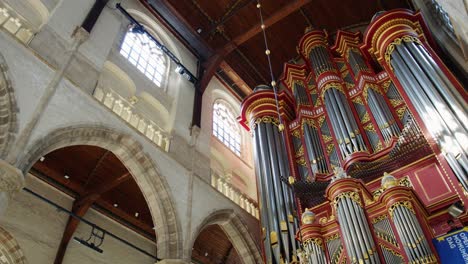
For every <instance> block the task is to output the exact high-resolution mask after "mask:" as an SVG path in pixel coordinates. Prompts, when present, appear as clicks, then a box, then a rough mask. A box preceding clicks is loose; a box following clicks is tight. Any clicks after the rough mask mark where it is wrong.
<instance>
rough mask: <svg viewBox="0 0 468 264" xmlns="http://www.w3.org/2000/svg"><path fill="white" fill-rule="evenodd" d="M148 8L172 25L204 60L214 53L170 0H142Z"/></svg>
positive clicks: (177, 33)
mask: <svg viewBox="0 0 468 264" xmlns="http://www.w3.org/2000/svg"><path fill="white" fill-rule="evenodd" d="M140 2H141V3H142V4H143V5H145V6H146V7H148V9H149V10H150V11H151V12H152V13H153V14H154V15H155V16H156V17H158V18H159V19H161V20H163V21H164V22H165V23H166V24H167V25H169V26H170V27H172V29H173V31H175V33H176V35H179V36H180V38H182V39H183V42H184V43H185V44H186V45H188V46H190V47H191V50H192V51H193V52H194V53H196V54H197V55H198V57H200V58H201V59H203V60H206V59H208V58H209V57H210V56H212V55H213V53H214V51H213V50H212V49H211V48H210V47H209V46H208V44H207V43H206V42H205V41H204V40H203V39H202V38H201V36H200V35H199V34H198V33H197V32H195V30H194V29H193V28H192V26H191V25H190V24H189V23H188V22H187V20H186V19H185V18H184V17H183V16H182V15H181V14H180V13H179V12H178V11H177V9H176V8H175V7H174V6H173V5H172V4H171V3H170V1H168V0H140Z"/></svg>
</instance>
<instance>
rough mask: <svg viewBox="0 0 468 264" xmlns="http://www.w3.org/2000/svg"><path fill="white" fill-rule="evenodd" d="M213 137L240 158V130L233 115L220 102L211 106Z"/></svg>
mask: <svg viewBox="0 0 468 264" xmlns="http://www.w3.org/2000/svg"><path fill="white" fill-rule="evenodd" d="M213 135H214V136H215V137H216V138H218V139H219V140H220V141H221V142H223V143H224V145H226V147H228V148H229V149H231V150H232V151H233V152H234V153H236V155H237V156H240V141H241V135H240V129H239V125H238V124H237V121H236V118H235V117H234V114H233V113H232V112H231V110H230V109H229V107H228V106H227V105H226V104H224V103H223V102H222V101H217V102H215V104H214V106H213Z"/></svg>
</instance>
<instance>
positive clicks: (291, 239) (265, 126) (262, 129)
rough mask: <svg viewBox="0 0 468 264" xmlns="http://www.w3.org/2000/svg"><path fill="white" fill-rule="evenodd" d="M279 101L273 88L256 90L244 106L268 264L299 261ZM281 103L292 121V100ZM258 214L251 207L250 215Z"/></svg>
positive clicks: (281, 99) (260, 87)
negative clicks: (297, 259) (249, 130)
mask: <svg viewBox="0 0 468 264" xmlns="http://www.w3.org/2000/svg"><path fill="white" fill-rule="evenodd" d="M275 97H276V96H275V94H274V92H273V90H272V89H271V88H270V87H268V86H258V87H256V88H255V89H254V93H252V94H251V95H250V96H249V97H247V98H246V99H245V100H244V102H243V103H242V114H241V115H242V116H241V119H242V120H241V122H242V121H244V123H243V125H244V126H248V125H247V124H249V125H250V129H251V131H252V134H253V144H254V147H253V150H254V158H255V168H256V175H257V182H258V184H257V188H258V192H259V205H260V215H261V218H260V219H261V225H262V231H263V238H264V239H263V245H264V252H265V258H266V260H265V262H266V263H272V264H280V263H291V262H292V261H295V260H296V256H295V254H296V250H297V242H296V239H295V234H296V230H297V225H298V223H297V219H295V217H294V215H293V208H294V200H293V195H292V191H291V188H290V187H289V186H288V183H287V182H285V179H287V178H288V177H289V176H290V169H289V165H288V159H287V153H286V149H285V145H284V144H285V143H284V141H283V140H284V139H283V135H282V131H283V129H284V126H283V124H280V123H279V118H278V115H279V114H278V110H277V107H276V99H275ZM279 101H280V102H279V105H280V106H281V109H282V113H281V115H282V119H283V120H290V119H291V115H292V113H293V112H292V111H293V107H292V106H293V104H292V100H291V99H290V98H289V97H286V96H284V94H280V95H279ZM254 210H255V208H253V207H251V209H250V212H251V213H253V212H254Z"/></svg>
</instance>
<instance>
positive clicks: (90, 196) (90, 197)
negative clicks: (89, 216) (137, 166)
mask: <svg viewBox="0 0 468 264" xmlns="http://www.w3.org/2000/svg"><path fill="white" fill-rule="evenodd" d="M131 176H132V175H131V174H130V172H127V173H124V174H123V175H121V176H119V177H118V178H116V179H115V180H113V181H111V182H109V183H106V184H101V185H99V186H97V187H96V188H93V189H91V190H89V191H87V192H86V193H84V194H83V195H81V196H80V197H79V198H78V199H76V201H75V203H76V204H77V205H82V204H86V203H87V202H88V201H93V202H95V201H96V200H97V199H99V197H100V196H101V194H103V193H106V192H108V191H110V190H112V189H114V188H115V187H117V186H119V185H120V184H121V183H124V182H125V181H127V180H128V179H130V178H131Z"/></svg>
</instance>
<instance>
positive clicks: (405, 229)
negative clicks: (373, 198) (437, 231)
mask: <svg viewBox="0 0 468 264" xmlns="http://www.w3.org/2000/svg"><path fill="white" fill-rule="evenodd" d="M390 216H391V217H392V220H393V222H394V224H395V227H396V230H397V233H398V235H399V236H400V238H401V240H402V242H403V247H404V249H405V252H406V254H407V255H408V258H409V260H410V262H411V263H418V262H423V263H433V261H436V259H435V256H434V254H433V253H432V251H431V248H430V246H429V243H428V242H427V240H426V237H425V236H424V232H423V231H422V228H421V226H420V223H419V222H418V220H417V218H416V216H415V214H414V211H413V209H412V206H411V203H410V202H408V201H401V202H397V203H395V204H394V205H392V206H391V207H390Z"/></svg>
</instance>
